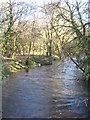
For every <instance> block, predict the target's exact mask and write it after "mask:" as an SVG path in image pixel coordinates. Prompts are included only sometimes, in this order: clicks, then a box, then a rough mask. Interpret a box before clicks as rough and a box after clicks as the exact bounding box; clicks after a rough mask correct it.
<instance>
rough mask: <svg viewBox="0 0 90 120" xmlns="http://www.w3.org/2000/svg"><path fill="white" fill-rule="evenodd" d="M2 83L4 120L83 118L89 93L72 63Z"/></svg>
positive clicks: (67, 62) (86, 111)
mask: <svg viewBox="0 0 90 120" xmlns="http://www.w3.org/2000/svg"><path fill="white" fill-rule="evenodd" d="M58 64H59V63H57V64H55V65H51V66H42V67H35V68H33V69H30V70H29V72H28V73H26V72H25V71H22V72H20V73H17V74H15V75H12V76H10V77H9V78H8V79H5V80H3V85H2V88H3V89H2V91H3V92H2V99H3V104H2V111H3V114H2V115H3V118H86V117H88V108H87V98H88V90H87V86H86V85H85V83H84V84H83V82H81V81H80V80H78V78H81V72H80V70H78V69H77V68H76V66H75V65H74V64H73V62H72V61H71V60H69V59H68V60H67V59H66V60H64V61H63V62H62V64H60V65H59V66H58Z"/></svg>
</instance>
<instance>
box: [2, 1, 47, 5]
mask: <svg viewBox="0 0 90 120" xmlns="http://www.w3.org/2000/svg"><path fill="white" fill-rule="evenodd" d="M8 1H9V0H0V2H8ZM15 1H18V2H22V1H25V2H29V1H32V2H36V3H37V4H38V5H42V4H43V2H44V1H45V2H47V1H49V0H15Z"/></svg>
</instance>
